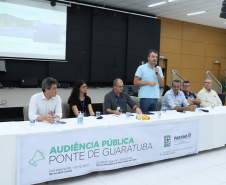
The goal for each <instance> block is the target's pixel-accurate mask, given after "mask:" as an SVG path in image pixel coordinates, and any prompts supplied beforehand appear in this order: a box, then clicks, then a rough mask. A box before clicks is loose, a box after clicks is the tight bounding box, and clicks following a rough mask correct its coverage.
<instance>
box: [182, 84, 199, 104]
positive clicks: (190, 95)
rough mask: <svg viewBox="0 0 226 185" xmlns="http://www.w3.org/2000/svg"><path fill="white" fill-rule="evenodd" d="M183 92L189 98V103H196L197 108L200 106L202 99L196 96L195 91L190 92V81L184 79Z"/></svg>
mask: <svg viewBox="0 0 226 185" xmlns="http://www.w3.org/2000/svg"><path fill="white" fill-rule="evenodd" d="M182 88H183V92H184V96H185V98H186V99H187V102H188V103H189V105H194V106H195V107H196V108H197V107H199V105H200V103H201V101H200V99H199V98H197V97H196V95H195V93H193V92H190V82H189V81H184V82H183V87H182Z"/></svg>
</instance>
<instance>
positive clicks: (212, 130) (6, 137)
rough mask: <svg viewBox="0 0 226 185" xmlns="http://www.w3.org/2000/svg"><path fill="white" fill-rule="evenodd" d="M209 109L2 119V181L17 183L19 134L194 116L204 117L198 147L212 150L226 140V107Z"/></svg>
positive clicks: (190, 118) (122, 124)
mask: <svg viewBox="0 0 226 185" xmlns="http://www.w3.org/2000/svg"><path fill="white" fill-rule="evenodd" d="M205 109H207V110H209V112H208V113H206V112H198V111H196V112H186V113H178V112H176V111H167V112H166V113H163V112H162V114H161V117H160V118H158V117H157V115H156V114H155V115H150V118H151V119H150V120H148V121H147V120H145V121H140V120H136V118H135V117H136V116H131V117H130V119H126V118H125V115H120V116H115V115H104V116H103V117H104V118H103V119H98V120H97V119H96V118H95V117H85V118H84V124H83V125H78V124H77V119H76V118H71V119H65V120H64V121H66V122H67V124H61V125H58V126H57V125H52V124H49V123H45V122H36V125H35V126H30V123H29V122H27V121H24V122H2V123H0V148H1V150H0V167H1V168H0V184H1V185H16V163H17V161H16V139H17V136H20V135H27V134H36V133H50V132H66V131H68V130H74V129H76V130H78V129H87V128H98V127H120V126H128V127H129V126H130V125H136V124H139V125H141V124H163V123H168V122H181V121H190V120H197V119H199V120H200V128H199V141H198V142H199V144H198V151H203V150H209V149H213V148H218V147H222V146H224V145H225V144H226V123H225V122H226V121H225V120H226V107H215V109H214V110H212V109H211V108H205Z"/></svg>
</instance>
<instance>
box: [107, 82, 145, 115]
mask: <svg viewBox="0 0 226 185" xmlns="http://www.w3.org/2000/svg"><path fill="white" fill-rule="evenodd" d="M123 85H124V84H123V81H122V80H121V79H119V78H116V79H115V80H114V81H113V90H112V91H110V92H109V93H107V94H106V95H105V97H104V108H105V111H106V113H107V114H117V115H119V114H121V113H122V112H123V113H126V111H127V104H128V105H129V106H130V108H131V109H133V110H135V111H136V113H137V114H141V110H140V108H139V107H138V106H137V105H136V103H135V102H134V101H133V100H132V99H131V98H130V96H129V94H128V93H126V92H123Z"/></svg>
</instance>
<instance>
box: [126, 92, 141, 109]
mask: <svg viewBox="0 0 226 185" xmlns="http://www.w3.org/2000/svg"><path fill="white" fill-rule="evenodd" d="M130 98H131V99H132V100H133V101H134V102H135V103H136V105H137V106H138V107H140V99H139V98H138V97H136V96H130ZM127 112H131V113H135V111H134V110H133V109H131V108H130V106H129V105H128V104H127Z"/></svg>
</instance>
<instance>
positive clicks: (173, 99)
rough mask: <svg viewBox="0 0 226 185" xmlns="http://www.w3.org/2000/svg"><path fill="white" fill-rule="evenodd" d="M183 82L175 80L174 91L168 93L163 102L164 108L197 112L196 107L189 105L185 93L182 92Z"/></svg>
mask: <svg viewBox="0 0 226 185" xmlns="http://www.w3.org/2000/svg"><path fill="white" fill-rule="evenodd" d="M180 86H181V81H180V80H174V81H173V83H172V89H170V90H169V91H167V92H166V94H165V95H164V98H163V100H162V108H161V110H163V109H167V110H182V111H183V110H185V111H195V106H194V105H189V103H188V102H187V100H186V98H185V96H184V93H183V92H182V91H180Z"/></svg>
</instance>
